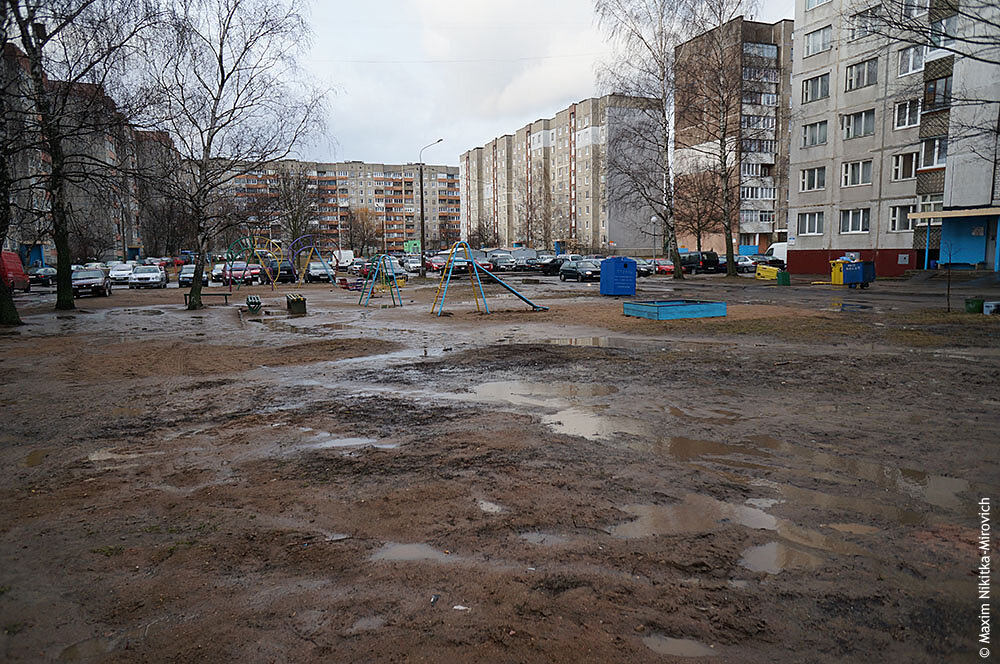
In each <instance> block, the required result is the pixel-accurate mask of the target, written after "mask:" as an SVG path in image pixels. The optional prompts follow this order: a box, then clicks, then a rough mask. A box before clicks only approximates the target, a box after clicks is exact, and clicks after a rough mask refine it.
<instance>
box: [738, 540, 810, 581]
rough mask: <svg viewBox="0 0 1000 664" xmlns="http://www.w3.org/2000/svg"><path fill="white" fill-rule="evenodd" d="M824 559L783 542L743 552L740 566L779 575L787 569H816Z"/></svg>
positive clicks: (769, 543) (763, 545) (753, 547)
mask: <svg viewBox="0 0 1000 664" xmlns="http://www.w3.org/2000/svg"><path fill="white" fill-rule="evenodd" d="M822 564H823V559H822V558H820V557H819V556H815V555H813V554H811V553H807V552H806V551H802V550H800V549H796V548H793V547H790V546H788V545H786V544H783V543H781V542H768V543H767V544H762V545H760V546H752V547H750V548H749V549H746V550H745V551H744V552H743V555H742V557H741V558H740V566H741V567H745V568H747V569H748V570H751V571H754V572H765V573H766V574H779V573H781V572H783V571H785V570H787V569H816V568H817V567H819V566H820V565H822Z"/></svg>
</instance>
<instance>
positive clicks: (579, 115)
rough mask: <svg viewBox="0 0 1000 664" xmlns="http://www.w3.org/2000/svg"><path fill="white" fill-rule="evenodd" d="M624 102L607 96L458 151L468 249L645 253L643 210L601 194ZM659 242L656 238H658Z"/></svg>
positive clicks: (651, 239)
mask: <svg viewBox="0 0 1000 664" xmlns="http://www.w3.org/2000/svg"><path fill="white" fill-rule="evenodd" d="M632 106H633V104H630V103H629V98H626V97H621V96H617V95H606V96H604V97H599V98H591V99H585V100H583V101H580V102H577V103H575V104H572V105H571V106H569V107H567V108H564V109H563V110H561V111H559V112H558V113H556V114H555V116H554V117H552V118H547V119H540V120H535V121H534V122H532V123H530V124H528V125H525V126H524V127H521V128H520V129H518V130H516V131H515V132H514V133H513V134H505V135H503V136H499V137H497V138H494V139H493V140H491V141H489V142H488V143H486V145H484V146H482V147H477V148H473V149H471V150H469V151H467V152H465V153H464V154H462V156H461V158H460V161H459V170H460V174H459V185H460V190H461V201H462V204H461V208H462V235H463V237H464V238H467V239H469V240H470V242H472V243H473V244H474V245H484V246H503V247H532V248H537V249H542V248H548V249H551V248H554V246H555V243H556V242H558V243H560V246H561V247H562V248H564V249H566V250H570V249H572V250H575V251H582V250H590V251H601V252H614V253H634V254H640V255H645V254H649V253H651V252H652V250H653V247H654V246H655V244H656V241H655V236H646V235H644V234H643V233H642V232H641V231H640V229H641V228H646V227H649V217H650V215H649V214H648V212H646V211H642V210H632V209H626V208H624V207H623V206H621V205H617V204H615V203H614V202H612V201H610V200H609V198H608V196H607V188H606V187H607V183H608V180H609V175H610V174H609V173H608V167H607V159H606V155H607V141H608V136H609V132H610V135H611V136H614V133H615V127H614V124H615V123H616V122H620V121H627V116H628V114H629V113H630V112H631V111H630V108H631V107H632ZM661 240H662V237H661Z"/></svg>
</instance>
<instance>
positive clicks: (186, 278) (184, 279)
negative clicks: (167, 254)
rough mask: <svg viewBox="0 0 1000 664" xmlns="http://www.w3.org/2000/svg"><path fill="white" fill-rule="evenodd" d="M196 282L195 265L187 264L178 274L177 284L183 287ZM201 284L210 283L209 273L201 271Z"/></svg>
mask: <svg viewBox="0 0 1000 664" xmlns="http://www.w3.org/2000/svg"><path fill="white" fill-rule="evenodd" d="M193 282H194V265H185V266H184V267H182V268H181V272H180V274H178V275H177V285H178V286H180V287H181V288H187V287H188V286H190V285H191V284H192V283H193ZM201 285H202V286H207V285H208V275H207V274H205V273H204V272H202V273H201Z"/></svg>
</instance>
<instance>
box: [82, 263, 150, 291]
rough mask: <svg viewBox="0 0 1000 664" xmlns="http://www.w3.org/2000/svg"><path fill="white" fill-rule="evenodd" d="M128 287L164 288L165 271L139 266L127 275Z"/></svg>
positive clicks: (148, 266)
mask: <svg viewBox="0 0 1000 664" xmlns="http://www.w3.org/2000/svg"><path fill="white" fill-rule="evenodd" d="M74 274H75V273H74ZM128 287H129V288H166V287H167V271H166V270H164V269H163V268H162V267H160V266H159V265H139V266H137V267H136V268H135V269H134V270H132V274H130V275H129V278H128Z"/></svg>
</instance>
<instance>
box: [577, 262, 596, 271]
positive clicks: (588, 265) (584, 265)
mask: <svg viewBox="0 0 1000 664" xmlns="http://www.w3.org/2000/svg"><path fill="white" fill-rule="evenodd" d="M579 266H580V267H581V268H590V269H592V270H593V269H596V268H599V267H601V266H600V264H599V263H598V262H597V261H580V264H579Z"/></svg>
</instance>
